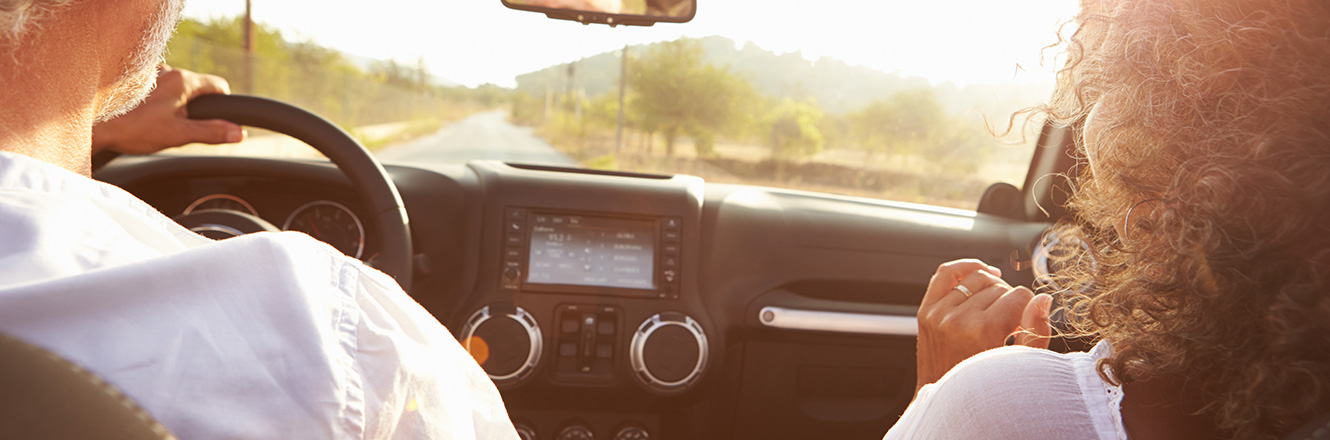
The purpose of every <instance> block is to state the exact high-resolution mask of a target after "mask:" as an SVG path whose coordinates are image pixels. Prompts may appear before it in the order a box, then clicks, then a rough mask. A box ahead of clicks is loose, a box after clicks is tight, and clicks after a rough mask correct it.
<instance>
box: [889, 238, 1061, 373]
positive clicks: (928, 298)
mask: <svg viewBox="0 0 1330 440" xmlns="http://www.w3.org/2000/svg"><path fill="white" fill-rule="evenodd" d="M1001 276H1002V271H1001V270H998V268H996V267H993V266H989V265H987V264H984V262H982V261H979V260H970V259H967V260H956V261H952V262H948V263H945V264H943V265H942V266H939V267H938V269H937V273H936V274H933V279H932V280H930V281H929V282H928V290H927V291H926V292H924V300H923V303H922V304H920V305H919V346H918V352H917V355H918V358H917V362H918V367H919V370H918V382H917V383H916V386H915V390H916V391H917V390H918V389H919V388H922V387H923V386H924V385H927V384H930V383H933V382H936V381H937V380H938V379H940V378H942V375H943V374H946V373H947V371H948V370H951V367H954V366H956V364H958V363H960V362H961V361H963V360H965V359H966V358H969V357H970V356H974V355H975V354H978V353H979V352H981V351H985V350H988V349H991V348H995V347H1001V346H1002V345H1003V343H1004V342H1005V341H1006V340H1007V337H1008V336H1011V335H1012V334H1013V333H1015V334H1016V343H1018V344H1022V345H1027V346H1030V347H1035V348H1048V336H1049V334H1050V333H1051V326H1050V325H1049V321H1048V313H1049V307H1050V306H1051V305H1052V304H1053V297H1051V296H1049V295H1047V294H1040V295H1035V294H1034V292H1031V291H1030V289H1027V288H1025V287H1014V288H1013V287H1011V286H1010V285H1008V284H1007V283H1006V282H1005V281H1002V278H1001ZM958 286H959V287H958Z"/></svg>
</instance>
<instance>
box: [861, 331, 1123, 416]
mask: <svg viewBox="0 0 1330 440" xmlns="http://www.w3.org/2000/svg"><path fill="white" fill-rule="evenodd" d="M1111 352H1112V348H1111V346H1110V345H1109V344H1108V343H1107V342H1100V343H1099V344H1098V345H1096V346H1095V347H1094V349H1092V350H1090V352H1088V353H1086V352H1075V353H1066V354H1061V353H1056V352H1053V351H1049V350H1040V349H1034V348H1029V347H1023V346H1011V347H1002V348H996V349H993V350H989V351H985V352H983V353H979V354H977V355H974V356H973V357H971V358H969V359H966V360H965V361H964V362H961V363H960V364H957V365H956V367H955V368H952V369H951V371H948V372H947V374H946V375H944V376H942V379H940V380H938V381H937V382H936V383H933V384H929V385H926V386H924V387H923V388H922V389H920V390H919V394H918V395H917V396H915V398H914V402H911V403H910V407H909V408H907V409H906V410H905V413H904V414H902V415H901V419H900V421H898V422H896V426H893V427H892V428H891V431H889V432H887V435H886V437H885V438H886V439H888V440H891V439H953V440H967V439H976V440H978V439H985V440H987V439H1100V440H1122V439H1126V438H1127V432H1126V430H1124V429H1123V428H1122V415H1121V414H1122V413H1121V410H1120V408H1121V405H1122V388H1121V387H1117V386H1112V385H1110V384H1109V383H1107V382H1105V381H1104V379H1103V378H1101V377H1100V376H1099V371H1098V369H1097V368H1096V367H1095V363H1096V361H1098V360H1099V359H1103V358H1106V357H1108V356H1109V354H1110V353H1111Z"/></svg>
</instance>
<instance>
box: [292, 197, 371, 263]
mask: <svg viewBox="0 0 1330 440" xmlns="http://www.w3.org/2000/svg"><path fill="white" fill-rule="evenodd" d="M282 229H283V230H287V231H299V232H304V233H306V234H309V236H311V237H314V238H316V239H318V240H319V241H322V242H324V243H328V244H330V245H332V247H335V248H337V250H339V251H342V253H343V254H346V255H347V256H350V257H352V258H360V254H361V252H364V250H365V226H364V225H362V224H361V223H360V217H356V214H355V213H353V212H351V210H350V209H347V207H346V206H343V205H342V204H340V203H336V202H330V201H327V200H319V201H317V202H310V203H306V204H305V205H303V206H301V207H299V208H296V210H295V211H293V212H292V213H291V215H289V216H287V217H286V223H284V224H282Z"/></svg>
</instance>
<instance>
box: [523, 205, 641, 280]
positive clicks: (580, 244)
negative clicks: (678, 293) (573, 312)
mask: <svg viewBox="0 0 1330 440" xmlns="http://www.w3.org/2000/svg"><path fill="white" fill-rule="evenodd" d="M655 229H656V223H655V222H654V221H651V220H632V219H621V218H608V217H592V216H584V215H562V214H545V213H534V214H533V215H532V221H531V247H530V249H529V252H528V254H527V255H529V257H528V258H529V260H528V262H527V263H528V264H527V277H526V282H527V283H533V284H564V285H578V286H596V287H611V288H621V289H644V290H651V289H655V288H656V283H655V266H654V264H655V255H656V250H655V242H656V236H655V233H654V231H655Z"/></svg>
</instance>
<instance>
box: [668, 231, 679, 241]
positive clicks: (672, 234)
mask: <svg viewBox="0 0 1330 440" xmlns="http://www.w3.org/2000/svg"><path fill="white" fill-rule="evenodd" d="M665 242H666V243H678V242H679V231H665Z"/></svg>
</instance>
